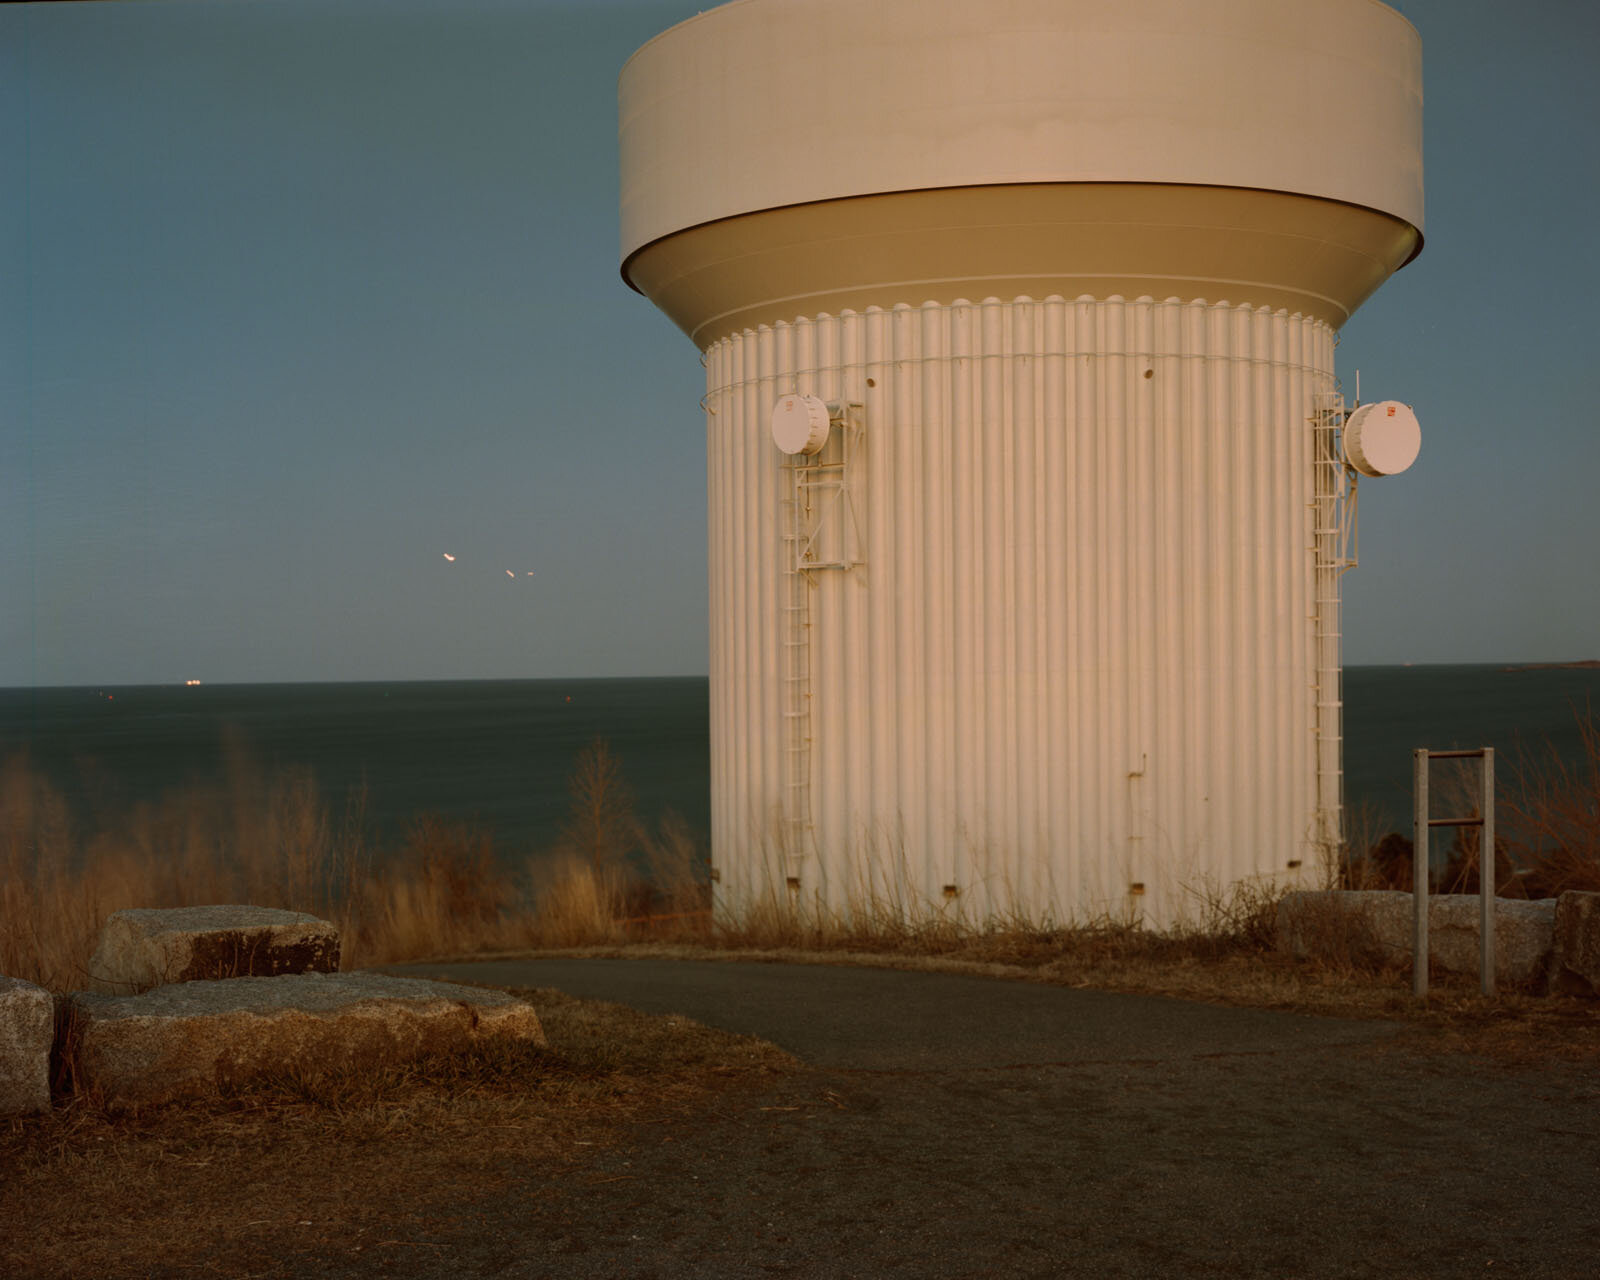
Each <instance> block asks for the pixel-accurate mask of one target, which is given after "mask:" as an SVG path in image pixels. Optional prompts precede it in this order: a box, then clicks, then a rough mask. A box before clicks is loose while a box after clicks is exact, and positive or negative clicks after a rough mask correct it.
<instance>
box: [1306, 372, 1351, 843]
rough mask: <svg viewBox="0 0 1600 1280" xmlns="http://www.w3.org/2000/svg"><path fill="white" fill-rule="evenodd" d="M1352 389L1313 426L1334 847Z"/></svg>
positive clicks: (1318, 638) (1322, 680) (1314, 625)
mask: <svg viewBox="0 0 1600 1280" xmlns="http://www.w3.org/2000/svg"><path fill="white" fill-rule="evenodd" d="M1348 416H1349V415H1348V414H1347V413H1346V411H1345V403H1344V393H1343V392H1342V391H1341V390H1340V388H1339V384H1338V383H1337V382H1334V383H1333V384H1332V385H1331V387H1329V388H1327V389H1325V390H1322V391H1319V392H1317V393H1316V396H1315V399H1314V401H1313V408H1312V413H1311V417H1310V426H1311V466H1312V499H1311V504H1310V505H1311V546H1310V551H1311V556H1312V562H1313V569H1314V572H1313V578H1312V583H1313V586H1312V600H1311V609H1312V612H1311V632H1312V645H1313V650H1314V661H1315V675H1314V683H1313V686H1312V697H1313V700H1314V709H1315V723H1314V733H1315V735H1316V757H1317V832H1316V840H1317V843H1318V844H1320V845H1321V846H1322V847H1323V849H1324V850H1325V851H1327V852H1329V853H1335V852H1337V851H1339V850H1340V849H1341V848H1342V846H1343V840H1344V834H1343V827H1344V736H1343V735H1344V724H1343V722H1344V688H1343V685H1344V667H1343V657H1342V654H1341V652H1340V651H1341V648H1342V644H1343V633H1342V631H1341V628H1340V617H1339V615H1340V607H1341V594H1342V593H1341V583H1340V579H1341V578H1343V576H1344V574H1345V573H1346V572H1347V571H1348V570H1350V569H1352V568H1354V567H1355V566H1356V564H1357V562H1358V547H1357V533H1356V530H1357V519H1356V516H1357V493H1358V482H1359V480H1360V476H1359V474H1358V473H1357V471H1356V470H1355V468H1354V467H1352V466H1350V464H1349V463H1348V462H1347V461H1346V459H1345V456H1344V440H1343V432H1344V424H1345V421H1346V419H1347V418H1348Z"/></svg>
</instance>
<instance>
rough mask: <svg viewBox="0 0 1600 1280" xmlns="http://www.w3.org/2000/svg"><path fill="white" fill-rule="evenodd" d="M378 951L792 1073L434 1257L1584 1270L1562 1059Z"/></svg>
mask: <svg viewBox="0 0 1600 1280" xmlns="http://www.w3.org/2000/svg"><path fill="white" fill-rule="evenodd" d="M400 971H403V972H407V973H413V974H418V975H422V976H430V975H431V976H437V977H441V978H448V979H454V980H466V981H478V982H488V983H494V984H499V985H507V986H553V987H558V988H561V989H563V990H566V991H568V992H571V993H572V994H574V995H578V996H585V997H591V998H598V999H607V1000H615V1001H618V1002H621V1003H626V1004H630V1005H633V1006H635V1007H637V1008H641V1009H645V1010H648V1011H652V1012H674V1013H682V1014H686V1015H688V1016H690V1017H694V1018H697V1019H699V1020H701V1021H704V1022H708V1023H712V1024H714V1025H717V1026H721V1027H726V1028H728V1029H731V1030H737V1031H746V1032H752V1033H754V1034H757V1035H760V1036H762V1037H764V1038H766V1039H769V1040H772V1041H774V1042H776V1043H778V1044H780V1045H783V1046H784V1047H786V1048H788V1049H790V1050H792V1051H793V1052H795V1053H796V1054H798V1055H799V1056H800V1057H802V1058H803V1059H804V1060H805V1061H806V1062H807V1063H809V1064H810V1067H811V1069H810V1070H808V1071H806V1072H802V1073H800V1074H798V1075H796V1076H794V1077H791V1078H789V1079H788V1080H785V1081H784V1082H783V1083H782V1084H781V1085H779V1086H777V1087H776V1088H773V1089H770V1090H768V1091H767V1092H765V1093H761V1094H755V1093H752V1092H750V1091H746V1092H743V1093H734V1094H730V1095H728V1096H727V1097H726V1098H725V1099H724V1100H723V1102H722V1104H721V1105H720V1106H719V1107H718V1108H717V1109H716V1110H715V1111H714V1112H713V1113H711V1114H706V1115H701V1116H696V1117H692V1118H685V1119H683V1120H679V1121H675V1122H671V1123H667V1124H661V1125H642V1126H639V1128H638V1130H637V1131H636V1132H633V1133H631V1134H630V1135H629V1136H628V1138H627V1140H626V1141H625V1142H624V1143H623V1144H622V1145H620V1146H618V1147H616V1148H614V1149H611V1150H608V1151H606V1152H604V1153H602V1154H601V1155H600V1156H598V1157H597V1159H596V1162H595V1164H594V1166H593V1168H592V1172H591V1173H590V1175H589V1176H587V1177H586V1178H584V1179H582V1180H580V1181H578V1182H577V1183H575V1184H573V1185H567V1186H563V1187H560V1188H553V1187H551V1186H549V1185H547V1184H541V1183H540V1182H539V1181H538V1179H537V1178H530V1179H529V1180H528V1181H527V1182H526V1184H525V1185H524V1186H522V1187H519V1188H508V1189H507V1192H506V1194H505V1195H504V1196H500V1197H496V1199H495V1200H494V1202H492V1203H489V1202H485V1203H481V1204H478V1205H475V1206H466V1207H464V1208H465V1211H466V1219H470V1220H471V1221H472V1223H473V1224H474V1225H473V1228H472V1230H473V1232H474V1237H473V1238H474V1248H473V1249H472V1250H471V1251H470V1253H469V1254H467V1255H465V1256H464V1255H463V1251H461V1250H457V1251H456V1252H455V1254H454V1261H453V1262H452V1264H451V1267H450V1269H449V1270H450V1274H453V1275H460V1276H505V1277H534V1276H564V1277H565V1276H570V1277H588V1276H593V1277H600V1276H639V1277H645V1276H679V1275H682V1276H707V1277H746V1276H750V1277H754V1276H772V1275H778V1276H815V1277H835V1276H841V1277H842V1276H875V1275H885V1276H903V1277H913V1276H916V1277H923V1276H926V1277H956V1276H974V1277H976V1276H1056V1275H1071V1276H1094V1277H1100V1276H1107V1277H1115V1276H1130V1277H1131V1276H1263V1277H1267V1276H1271V1277H1293V1276H1308V1277H1309V1276H1316V1277H1324V1276H1326V1277H1335V1276H1337V1277H1345V1276H1369V1277H1384V1278H1386V1280H1387V1278H1388V1277H1405V1276H1468V1275H1471V1276H1479V1275H1491V1276H1498V1275H1514V1276H1549V1277H1588V1276H1591V1275H1594V1274H1597V1273H1600V1264H1597V1262H1596V1252H1597V1249H1596V1237H1597V1228H1600V1079H1596V1078H1595V1077H1594V1075H1593V1074H1592V1073H1590V1072H1588V1071H1587V1070H1584V1069H1579V1068H1574V1067H1570V1066H1551V1067H1548V1068H1540V1069H1532V1070H1530V1069H1526V1068H1519V1069H1511V1068H1507V1067H1504V1066H1499V1065H1495V1064H1491V1063H1486V1062H1483V1061H1479V1060H1475V1059H1471V1058H1464V1057H1454V1056H1451V1057H1442V1056H1438V1055H1434V1054H1427V1053H1422V1052H1418V1051H1416V1050H1414V1049H1410V1048H1407V1047H1406V1046H1405V1044H1404V1043H1403V1041H1402V1039H1401V1038H1399V1037H1398V1036H1397V1033H1396V1032H1395V1031H1394V1029H1393V1028H1392V1027H1390V1026H1388V1025H1385V1024H1381V1023H1365V1022H1352V1021H1343V1020H1335V1019H1319V1018H1311V1017H1301V1016H1294V1015H1287V1014H1272V1013H1264V1012H1258V1011H1249V1010H1236V1009H1222V1008H1214V1007H1211V1006H1206V1005H1197V1004H1190V1003H1187V1002H1183V1001H1176V1000H1162V999H1150V998H1144V997H1133V996H1116V995H1108V994H1105V993H1100V992H1089V991H1075V990H1067V989H1062V988H1055V987H1046V986H1038V985H1032V984H1024V983H1011V982H1002V981H994V980H989V979H983V978H969V977H958V976H951V975H942V974H923V973H903V972H895V971H888V970H874V969H852V968H833V967H824V966H811V965H804V966H789V965H754V964H735V963H715V962H698V963H697V962H683V961H643V960H537V961H528V962H514V963H499V962H488V963H479V964H466V965H418V966H409V967H406V968H405V969H403V970H400ZM428 1265H429V1264H427V1263H425V1262H422V1261H420V1260H419V1261H418V1262H417V1263H416V1266H415V1268H413V1270H412V1271H410V1272H409V1274H414V1275H424V1274H434V1272H430V1271H428V1270H427V1266H428ZM438 1274H444V1273H443V1272H439V1273H438Z"/></svg>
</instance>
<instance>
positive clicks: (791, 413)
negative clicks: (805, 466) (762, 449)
mask: <svg viewBox="0 0 1600 1280" xmlns="http://www.w3.org/2000/svg"><path fill="white" fill-rule="evenodd" d="M771 427H772V442H773V443H774V444H776V445H777V446H778V448H780V449H782V450H783V451H784V452H785V453H787V454H796V453H804V454H813V453H821V452H822V450H823V448H824V446H826V445H827V443H828V405H827V402H826V401H825V400H822V399H820V398H819V397H817V396H802V395H789V396H780V397H779V399H778V403H777V404H775V405H773V406H772V418H771Z"/></svg>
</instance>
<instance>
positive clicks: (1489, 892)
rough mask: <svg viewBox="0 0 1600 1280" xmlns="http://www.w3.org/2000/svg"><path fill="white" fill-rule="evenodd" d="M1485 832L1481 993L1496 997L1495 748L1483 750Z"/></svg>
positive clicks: (1481, 867) (1480, 878)
mask: <svg viewBox="0 0 1600 1280" xmlns="http://www.w3.org/2000/svg"><path fill="white" fill-rule="evenodd" d="M1479 812H1480V813H1481V814H1482V815H1483V830H1482V831H1481V832H1480V833H1479V837H1478V896H1479V912H1478V937H1479V940H1480V941H1479V946H1478V989H1479V990H1480V991H1482V992H1483V994H1484V995H1486V996H1492V995H1493V994H1494V877H1495V865H1494V863H1495V858H1494V748H1493V747H1485V748H1484V749H1483V807H1482V808H1481V809H1480V810H1479Z"/></svg>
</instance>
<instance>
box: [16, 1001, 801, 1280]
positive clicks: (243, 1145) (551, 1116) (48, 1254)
mask: <svg viewBox="0 0 1600 1280" xmlns="http://www.w3.org/2000/svg"><path fill="white" fill-rule="evenodd" d="M516 994H518V995H522V996H525V997H527V998H528V999H530V1000H531V1001H532V1002H533V1003H534V1004H535V1005H536V1006H537V1007H538V1009H539V1012H540V1017H541V1019H542V1020H543V1022H544V1025H545V1030H546V1033H547V1035H548V1036H549V1040H550V1047H549V1048H548V1049H545V1050H540V1049H536V1048H532V1047H530V1046H526V1045H510V1044H500V1045H493V1044H486V1045H484V1046H482V1047H481V1048H479V1049H478V1050H476V1051H473V1052H468V1053H465V1054H459V1055H451V1056H443V1057H438V1058H434V1059H431V1060H426V1061H421V1062H415V1063H409V1064H405V1065H398V1066H395V1067H392V1068H390V1069H389V1070H387V1071H383V1072H378V1073H371V1072H367V1073H362V1074H359V1075H319V1076H316V1077H300V1078H296V1077H284V1078H280V1079H278V1080H273V1081H267V1082H265V1083H263V1084H260V1085H258V1086H252V1087H251V1088H250V1090H249V1091H248V1092H243V1093H239V1094H236V1095H234V1096H232V1097H225V1098H222V1099H219V1100H217V1101H215V1102H212V1103H208V1104H186V1105H184V1106H181V1107H165V1108H157V1109H153V1110H147V1111H145V1112H144V1113H142V1114H132V1115H128V1114H122V1115H112V1114H109V1113H106V1112H102V1111H99V1110H97V1109H95V1108H94V1107H93V1106H92V1105H89V1104H88V1103H87V1102H85V1101H84V1100H83V1099H76V1100H74V1101H72V1102H71V1103H69V1104H68V1105H66V1106H63V1107H59V1108H57V1109H56V1110H55V1111H54V1112H52V1113H50V1114H48V1115H44V1116H38V1117H28V1118H23V1119H16V1120H12V1121H8V1122H7V1121H0V1221H3V1222H5V1223H6V1230H5V1231H4V1232H0V1275H7V1276H28V1277H38V1278H39V1280H45V1278H46V1277H56V1276H61V1277H67V1276H73V1277H77V1276H90V1275H105V1276H110V1275H147V1274H152V1272H151V1270H150V1267H151V1260H152V1259H161V1260H162V1265H163V1267H164V1268H166V1269H167V1270H164V1271H163V1272H162V1274H167V1273H168V1272H169V1271H170V1272H171V1273H174V1274H176V1273H180V1272H186V1271H189V1270H198V1271H202V1272H206V1273H214V1274H227V1275H256V1274H283V1273H293V1272H294V1270H295V1266H296V1259H297V1256H298V1258H299V1259H300V1260H301V1261H303V1262H309V1261H310V1260H312V1259H321V1260H327V1259H337V1260H340V1261H342V1262H343V1263H345V1265H346V1266H348V1267H349V1268H350V1269H351V1270H353V1271H357V1272H361V1273H365V1272H366V1271H367V1269H368V1268H371V1269H372V1270H375V1271H381V1270H383V1269H384V1266H385V1263H384V1259H385V1258H392V1257H394V1256H395V1252H396V1251H397V1250H399V1251H404V1250H405V1249H407V1248H411V1247H415V1246H416V1243H417V1242H418V1241H426V1240H429V1239H437V1238H439V1237H441V1236H442V1237H448V1235H449V1233H450V1232H451V1231H452V1229H453V1228H455V1227H457V1226H458V1223H457V1219H459V1217H460V1215H461V1214H462V1212H463V1208H464V1206H470V1205H471V1203H472V1202H473V1200H474V1199H475V1198H478V1197H489V1196H492V1195H502V1196H503V1195H506V1194H515V1193H516V1192H517V1191H519V1190H520V1191H524V1192H536V1191H537V1188H538V1187H539V1186H542V1185H559V1184H560V1183H561V1182H563V1181H566V1180H582V1179H584V1178H586V1177H590V1176H593V1175H590V1174H589V1173H587V1172H586V1165H587V1163H588V1160H589V1157H590V1156H591V1155H592V1154H593V1153H595V1152H598V1151H601V1150H604V1149H605V1147H606V1146H608V1145H609V1144H611V1143H613V1142H614V1141H615V1140H616V1138H617V1135H618V1133H619V1132H620V1129H621V1126H622V1125H624V1124H628V1123H633V1122H637V1121H639V1120H641V1119H645V1118H649V1117H651V1116H656V1115H670V1114H675V1113H677V1112H679V1111H682V1110H685V1109H688V1108H692V1107H697V1106H701V1105H703V1103H704V1100H705V1099H706V1098H707V1097H709V1096H713V1095H715V1094H717V1093H718V1092H720V1091H723V1090H725V1089H727V1088H729V1087H736V1086H740V1085H744V1084H748V1083H750V1082H760V1081H763V1080H769V1079H771V1078H773V1077H774V1076H776V1075H778V1074H781V1073H785V1072H787V1071H789V1070H791V1069H792V1067H793V1065H794V1064H793V1060H792V1059H791V1058H789V1057H788V1055H786V1054H784V1053H782V1052H781V1051H779V1050H777V1049H775V1048H773V1047H772V1046H770V1045H767V1044H765V1043H764V1042H762V1041H757V1040H754V1039H751V1038H750V1037H745V1036H735V1035H731V1034H729V1033H726V1032H720V1031H713V1030H711V1029H709V1028H707V1027H703V1026H701V1025H700V1024H698V1023H693V1022H690V1021H688V1020H686V1019H683V1018H661V1017H650V1016H647V1015H645V1014H640V1013H636V1012H634V1011H632V1010H628V1009H623V1008H620V1007H618V1006H615V1005H606V1004H599V1003H595V1002H590V1001H578V1000H573V999H571V998H570V997H568V996H565V995H562V994H561V993H559V992H555V991H545V990H536V991H519V992H517V993H516Z"/></svg>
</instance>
